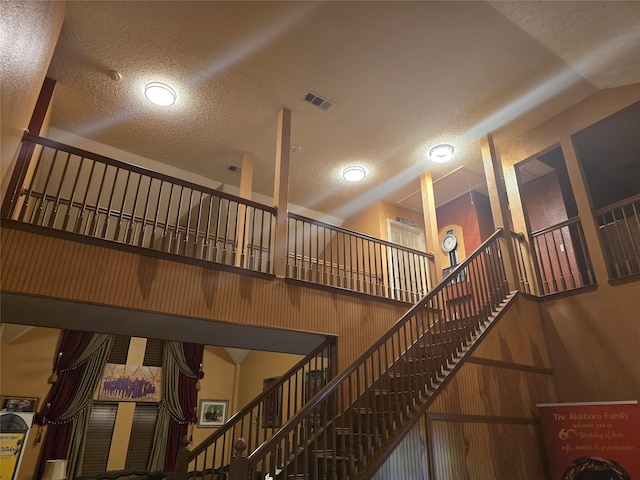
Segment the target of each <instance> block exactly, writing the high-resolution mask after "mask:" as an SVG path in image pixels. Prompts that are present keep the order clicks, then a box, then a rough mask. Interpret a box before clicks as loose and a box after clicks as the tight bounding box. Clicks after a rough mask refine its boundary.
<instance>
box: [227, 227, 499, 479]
mask: <svg viewBox="0 0 640 480" xmlns="http://www.w3.org/2000/svg"><path fill="white" fill-rule="evenodd" d="M501 237H503V230H502V229H499V230H498V231H496V232H495V233H494V234H493V235H492V236H491V237H490V238H489V239H488V240H487V241H486V242H484V243H483V244H482V245H481V246H480V247H479V248H478V249H477V250H476V251H475V252H473V253H472V254H471V255H470V256H469V257H468V258H467V259H466V260H465V261H464V262H462V263H461V264H460V265H459V266H458V267H457V268H456V269H454V270H453V271H452V272H451V273H450V274H449V275H447V276H446V277H445V278H444V279H443V281H442V282H441V283H440V284H439V285H438V286H437V287H436V288H435V289H434V290H433V291H431V292H430V293H429V294H428V295H427V296H426V297H425V298H424V299H422V300H421V301H420V302H419V303H418V304H416V305H415V306H414V307H413V308H411V309H410V310H409V311H408V312H407V313H406V314H405V315H404V316H403V317H402V318H400V319H399V320H398V322H396V323H395V324H394V325H393V326H392V327H391V328H390V329H389V330H388V331H387V333H386V334H385V335H383V336H382V337H381V338H380V339H379V340H378V341H377V342H376V343H375V344H374V345H372V346H371V347H370V348H369V349H368V350H367V351H365V352H364V353H363V354H362V355H361V356H360V357H359V358H358V359H357V360H356V361H355V362H354V363H353V364H352V365H351V366H350V367H348V368H347V369H346V370H345V371H343V372H342V373H340V374H339V375H338V376H336V378H334V379H333V380H332V381H331V382H330V383H329V384H328V385H327V386H326V387H324V388H323V389H322V391H321V392H320V393H319V394H318V395H317V396H316V397H314V398H313V399H312V400H311V401H309V402H308V403H307V404H306V405H305V406H304V407H303V408H302V409H300V410H299V411H298V412H297V413H296V414H295V415H294V416H293V417H292V418H291V419H290V420H289V421H288V422H287V423H286V424H284V425H283V426H282V428H280V430H278V432H276V433H275V434H274V435H273V436H272V437H271V438H270V439H268V440H267V441H266V442H265V443H263V444H262V445H260V446H259V447H258V448H257V449H255V450H253V451H251V450H250V451H249V454H248V455H247V456H246V457H244V454H242V448H241V447H242V442H240V441H239V442H238V444H239V447H238V446H236V448H238V455H239V456H240V457H241V458H238V467H237V468H236V467H235V465H236V463H232V466H231V479H232V480H246V479H247V478H251V479H254V478H271V479H275V478H282V479H285V478H286V479H289V478H291V479H292V478H306V479H318V478H340V479H344V478H350V479H351V478H355V477H354V475H355V476H357V475H359V474H360V473H361V472H363V471H365V470H367V469H369V468H372V465H377V464H378V463H377V462H378V460H376V457H377V456H379V455H380V452H384V451H386V447H388V446H389V445H391V444H393V442H394V441H396V439H397V437H398V436H401V435H399V434H400V433H402V432H406V431H407V429H408V428H409V427H410V425H411V424H412V422H413V421H415V419H416V418H417V415H419V414H421V413H422V412H423V411H424V409H426V406H427V405H428V404H429V403H430V401H432V399H433V398H434V393H435V392H436V390H437V388H438V387H439V385H441V384H443V383H444V382H445V381H446V379H447V377H448V376H449V374H450V373H451V372H452V371H453V370H454V369H455V367H456V365H458V364H459V361H460V358H461V356H462V355H464V354H465V353H467V352H468V351H469V348H470V345H471V344H472V342H474V341H475V340H477V338H478V337H479V335H481V334H482V332H484V331H485V330H486V327H487V326H488V325H489V324H490V323H491V321H492V320H493V318H494V315H495V314H496V313H497V312H499V311H500V310H501V307H502V306H503V304H504V302H505V301H506V300H507V299H509V297H510V292H509V287H508V285H507V277H506V275H505V270H504V265H503V261H502V255H501V246H500V240H501V239H502V238H501Z"/></svg>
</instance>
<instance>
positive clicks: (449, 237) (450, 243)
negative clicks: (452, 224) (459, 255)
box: [442, 233, 458, 252]
mask: <svg viewBox="0 0 640 480" xmlns="http://www.w3.org/2000/svg"><path fill="white" fill-rule="evenodd" d="M456 245H458V239H457V238H456V236H455V235H454V234H453V233H447V234H446V235H445V237H444V238H443V239H442V249H443V250H444V251H445V252H451V251H453V250H454V249H455V248H456Z"/></svg>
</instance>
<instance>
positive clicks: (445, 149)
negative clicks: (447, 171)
mask: <svg viewBox="0 0 640 480" xmlns="http://www.w3.org/2000/svg"><path fill="white" fill-rule="evenodd" d="M452 157H453V147H452V146H451V145H448V144H446V143H443V144H442V145H436V146H435V147H433V148H432V149H431V150H429V158H430V159H431V160H432V161H434V162H436V163H445V162H448V161H449V160H451V158H452Z"/></svg>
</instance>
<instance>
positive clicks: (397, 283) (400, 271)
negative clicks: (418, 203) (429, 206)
mask: <svg viewBox="0 0 640 480" xmlns="http://www.w3.org/2000/svg"><path fill="white" fill-rule="evenodd" d="M387 227H388V232H389V237H388V238H389V241H390V242H392V243H395V244H397V245H401V246H403V247H408V248H411V249H413V250H418V251H420V252H424V251H426V248H425V244H426V242H425V237H424V232H423V231H422V230H420V229H419V228H416V227H413V226H411V225H406V224H404V223H401V222H397V221H395V220H391V219H388V220H387ZM419 260H421V259H419V258H418V257H417V256H415V255H411V254H409V253H407V252H405V251H403V250H395V249H393V250H391V254H390V255H389V257H388V263H389V266H388V268H389V278H390V279H391V280H390V281H391V298H395V299H397V300H402V301H405V302H411V303H414V302H417V301H418V300H419V299H420V298H422V297H423V296H424V295H426V293H427V291H428V279H427V271H428V269H427V265H426V262H422V261H419Z"/></svg>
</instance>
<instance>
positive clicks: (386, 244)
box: [288, 213, 434, 260]
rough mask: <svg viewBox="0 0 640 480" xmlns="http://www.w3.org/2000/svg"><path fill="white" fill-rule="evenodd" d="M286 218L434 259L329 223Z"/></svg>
mask: <svg viewBox="0 0 640 480" xmlns="http://www.w3.org/2000/svg"><path fill="white" fill-rule="evenodd" d="M288 216H289V218H290V219H293V220H300V221H302V222H305V223H310V224H311V225H319V226H321V227H325V228H329V229H331V230H334V231H336V232H339V233H344V234H345V235H349V236H350V237H355V238H360V239H363V240H367V241H370V242H375V243H379V244H381V245H385V246H387V247H391V248H395V249H398V250H403V251H406V252H410V253H414V254H416V255H423V256H425V257H427V258H429V259H430V260H433V258H434V255H433V253H432V252H423V251H421V250H416V249H413V248H409V247H405V246H404V245H398V244H397V243H392V242H389V241H387V240H382V239H381V238H376V237H372V236H371V235H367V234H365V233H359V232H355V231H353V230H347V229H346V228H343V227H340V226H338V225H333V224H331V223H326V222H322V221H320V220H314V219H312V218H308V217H303V216H302V215H298V214H295V213H289V214H288Z"/></svg>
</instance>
